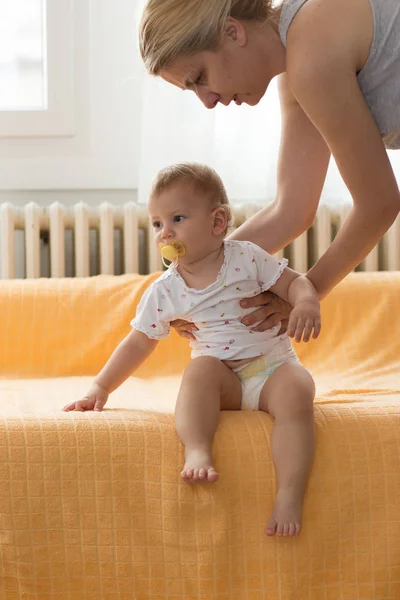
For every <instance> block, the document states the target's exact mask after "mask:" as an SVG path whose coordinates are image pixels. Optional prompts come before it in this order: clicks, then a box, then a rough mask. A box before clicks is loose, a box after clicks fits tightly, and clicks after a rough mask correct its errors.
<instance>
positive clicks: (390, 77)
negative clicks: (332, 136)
mask: <svg viewBox="0 0 400 600" xmlns="http://www.w3.org/2000/svg"><path fill="white" fill-rule="evenodd" d="M305 2H307V0H284V2H283V6H282V12H281V18H280V22H279V34H280V37H281V40H282V43H283V45H284V46H285V47H286V38H287V32H288V29H289V27H290V24H291V22H292V20H293V18H294V17H295V16H296V14H297V11H298V10H299V9H300V8H301V7H302V6H303V4H304V3H305ZM370 3H371V7H372V12H373V16H374V38H373V42H372V46H371V50H370V53H369V57H368V60H367V62H366V63H365V65H364V67H363V69H362V70H361V71H360V72H359V73H358V75H357V80H358V85H359V86H360V89H361V92H362V94H363V96H364V99H365V101H366V103H367V105H368V107H369V109H370V111H371V113H372V116H373V117H374V119H375V121H376V124H377V125H378V128H379V131H380V133H381V136H382V138H383V141H384V143H385V146H386V148H389V149H392V150H395V149H400V1H399V0H370Z"/></svg>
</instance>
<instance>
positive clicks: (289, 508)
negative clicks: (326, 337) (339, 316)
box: [64, 164, 320, 535]
mask: <svg viewBox="0 0 400 600" xmlns="http://www.w3.org/2000/svg"><path fill="white" fill-rule="evenodd" d="M148 211H149V216H150V219H151V223H152V226H153V230H154V236H155V241H156V243H157V244H158V246H159V248H160V251H161V254H162V256H163V260H165V259H168V260H169V262H170V265H169V268H168V270H167V271H165V272H164V273H163V274H162V275H161V276H160V277H159V278H158V279H157V280H156V281H154V282H153V283H152V284H151V285H150V287H149V288H148V289H147V290H146V292H145V293H144V295H143V297H142V299H141V301H140V303H139V306H138V308H137V312H136V316H135V318H134V319H133V321H132V322H131V326H132V331H131V332H130V333H129V334H128V335H127V337H126V338H125V339H124V340H122V342H121V343H120V344H119V345H118V347H117V348H116V350H115V351H114V352H113V354H112V355H111V357H110V359H109V360H108V362H107V364H106V365H105V366H104V367H103V369H102V370H101V372H100V373H99V374H98V375H97V377H96V378H95V381H94V383H93V385H92V387H91V388H90V390H89V391H88V393H87V395H86V396H84V397H83V398H82V399H80V400H78V401H76V402H72V403H71V404H69V405H67V406H65V407H64V410H65V411H71V410H76V411H85V410H102V409H103V407H104V405H105V403H106V401H107V398H108V396H109V394H110V393H111V392H112V391H113V390H115V389H116V388H117V387H118V386H120V385H121V384H122V383H123V382H124V381H125V380H126V379H127V378H128V377H129V376H130V375H131V374H132V373H133V371H135V369H137V368H138V367H139V365H140V364H141V363H142V362H143V361H144V360H145V359H146V358H147V357H148V356H149V355H150V353H151V352H152V351H153V350H154V348H155V347H156V345H157V343H158V340H161V339H163V338H165V337H167V336H168V334H169V332H170V323H171V322H172V321H174V320H175V319H185V320H187V321H190V322H193V323H195V325H196V326H197V328H198V331H196V335H195V340H193V341H191V342H190V345H191V348H192V358H193V360H192V362H191V363H190V364H189V365H188V367H187V368H186V370H185V372H184V374H183V378H182V383H181V386H180V391H179V395H178V399H177V403H176V411H175V416H176V428H177V432H178V435H179V437H180V439H181V440H182V442H183V444H184V446H185V459H186V460H185V464H184V467H183V470H182V472H181V476H182V477H183V478H184V479H185V480H186V481H189V482H205V481H207V482H214V481H216V480H217V479H218V473H217V471H216V470H215V468H214V466H213V462H212V442H213V437H214V434H215V430H216V428H217V424H218V417H219V412H220V410H240V409H243V410H263V411H265V412H268V413H269V414H271V415H272V417H273V418H274V428H273V432H272V440H271V449H272V456H273V460H274V465H275V470H276V476H277V485H278V491H277V496H276V500H275V505H274V508H273V512H272V514H271V516H270V519H269V521H268V523H267V525H266V533H267V535H274V534H276V533H277V534H278V535H297V534H298V533H299V532H300V528H301V514H302V500H303V496H304V492H305V487H306V483H307V479H308V475H309V472H310V469H311V465H312V461H313V454H314V435H315V434H314V416H313V400H314V394H315V387H314V382H313V379H312V377H311V375H310V373H309V372H308V371H307V370H306V369H305V368H304V367H303V366H302V365H301V364H300V362H299V360H298V358H297V356H296V354H295V352H294V349H293V347H292V344H291V341H290V338H289V337H288V335H289V336H291V337H295V338H296V340H297V341H300V340H301V338H302V335H303V340H304V341H308V340H309V339H310V336H311V334H312V333H313V337H314V338H316V337H317V336H318V334H319V331H320V308H319V301H318V297H317V294H316V292H315V289H314V287H313V286H312V284H311V282H310V281H309V280H308V279H307V278H306V277H304V276H302V275H300V274H299V273H296V272H295V271H293V270H291V269H289V268H288V267H287V260H286V259H281V260H279V261H278V260H276V259H275V258H274V257H273V256H271V255H269V254H267V253H266V252H265V251H264V250H262V249H261V248H260V247H258V246H256V245H255V244H252V243H251V242H242V241H235V240H229V239H225V236H226V233H227V230H228V227H229V224H230V216H231V213H230V207H229V203H228V199H227V195H226V191H225V188H224V186H223V183H222V181H221V179H220V177H219V176H218V175H217V173H216V172H215V171H214V170H212V169H210V168H209V167H206V166H203V165H197V164H179V165H174V166H171V167H168V168H166V169H164V170H162V171H161V172H160V173H159V174H158V176H157V178H156V180H155V182H154V184H153V188H152V191H151V194H150V201H149V205H148ZM265 290H271V291H272V292H274V293H275V294H277V295H278V296H280V297H281V298H283V299H284V300H286V301H288V302H290V304H291V305H292V306H293V310H292V312H291V314H290V319H289V325H288V332H287V333H284V334H281V335H280V334H279V331H280V327H281V324H280V323H278V324H277V325H276V326H275V327H273V328H272V329H269V330H267V331H262V332H257V331H254V330H252V329H249V328H248V327H246V326H245V325H244V324H243V323H242V319H243V318H244V317H245V316H246V314H248V313H249V312H250V311H251V310H252V309H243V308H241V306H240V300H241V299H242V298H244V297H250V296H254V295H257V294H259V293H260V292H261V291H265Z"/></svg>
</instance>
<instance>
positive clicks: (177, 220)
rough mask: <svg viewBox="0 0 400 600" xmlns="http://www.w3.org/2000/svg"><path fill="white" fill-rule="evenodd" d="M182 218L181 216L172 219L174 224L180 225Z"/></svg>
mask: <svg viewBox="0 0 400 600" xmlns="http://www.w3.org/2000/svg"><path fill="white" fill-rule="evenodd" d="M184 218H185V217H183V216H182V215H176V217H174V223H182V221H183V220H184Z"/></svg>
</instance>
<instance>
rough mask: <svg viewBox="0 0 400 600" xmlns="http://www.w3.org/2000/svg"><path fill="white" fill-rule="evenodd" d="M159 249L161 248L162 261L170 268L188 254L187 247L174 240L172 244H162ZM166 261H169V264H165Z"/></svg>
mask: <svg viewBox="0 0 400 600" xmlns="http://www.w3.org/2000/svg"><path fill="white" fill-rule="evenodd" d="M158 247H159V248H160V252H161V260H162V264H163V265H164V267H169V266H171V264H173V263H176V262H177V260H178V258H180V257H182V256H185V253H186V250H185V246H184V245H183V244H182V242H179V241H178V240H174V241H173V242H171V243H170V244H163V243H161V244H159V245H158ZM166 260H168V261H169V264H167V263H166V262H165V261H166Z"/></svg>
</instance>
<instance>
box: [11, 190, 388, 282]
mask: <svg viewBox="0 0 400 600" xmlns="http://www.w3.org/2000/svg"><path fill="white" fill-rule="evenodd" d="M233 208H234V215H235V221H236V226H239V225H240V224H241V223H243V221H245V220H246V219H247V218H249V217H250V216H251V215H252V214H254V213H255V212H256V211H257V210H259V209H260V208H261V207H260V206H254V205H251V206H248V205H247V206H246V205H244V206H235V205H234V206H233ZM349 210H350V207H344V208H340V209H334V208H330V207H327V206H320V208H319V210H318V213H317V216H316V219H315V221H314V224H313V225H312V227H310V229H309V230H308V231H306V232H304V233H303V234H302V235H301V236H300V237H299V238H297V239H296V240H294V241H293V242H292V243H291V244H289V246H287V247H286V248H285V249H284V251H282V252H281V253H279V255H280V256H283V255H284V256H287V257H288V258H289V261H290V266H291V267H292V268H293V269H295V270H297V271H300V272H305V271H307V270H308V269H309V268H310V267H311V266H312V265H313V264H314V263H315V262H316V260H317V259H318V258H319V257H320V256H321V255H322V254H323V253H324V252H325V251H326V249H327V248H328V246H329V245H330V243H331V241H332V240H333V239H334V237H335V235H336V233H337V231H338V230H339V229H340V227H341V224H342V223H343V220H344V219H345V217H346V215H347V214H348V212H349ZM18 230H21V231H20V232H19V233H22V234H23V237H24V240H23V241H24V243H23V251H22V252H23V255H22V259H23V262H24V267H23V269H22V270H23V273H24V275H23V276H24V277H27V278H32V277H43V276H50V277H65V276H66V273H69V274H70V275H72V276H75V277H87V276H89V275H93V274H97V273H101V274H115V273H117V274H118V273H137V272H139V265H140V267H141V268H140V272H142V273H150V272H154V271H158V270H161V269H162V266H161V262H160V257H159V253H158V252H157V250H156V248H155V246H154V242H153V239H152V232H151V231H150V230H149V223H148V218H147V213H146V207H145V206H143V205H138V204H135V203H133V202H129V203H126V204H123V205H121V206H115V205H112V204H109V203H107V202H106V203H102V204H100V205H99V206H97V207H89V206H87V205H86V204H84V203H82V202H80V203H78V204H75V205H73V206H72V207H65V206H63V205H62V204H60V203H59V202H55V203H53V204H51V205H50V206H47V207H44V206H38V205H37V204H36V203H34V202H30V203H29V204H26V205H24V206H14V205H12V204H10V203H7V202H5V203H2V204H1V205H0V234H1V235H0V258H1V277H2V278H3V279H10V278H14V277H15V276H16V266H17V265H16V263H17V260H18V256H16V254H18V252H17V253H16V247H17V246H16V234H17V232H18ZM68 231H69V233H71V231H72V239H73V243H72V244H67V243H66V237H67V236H66V232H68ZM93 232H97V234H96V236H95V240H94V241H95V244H93V239H92V240H91V237H92V235H91V234H92V233H93ZM116 232H119V237H118V238H116V236H115V233H116ZM43 239H46V240H47V242H48V244H49V246H47V244H46V243H43ZM118 240H119V242H118ZM43 247H45V248H43ZM46 248H47V250H49V261H48V262H49V266H48V272H46V273H43V260H41V258H42V257H41V252H43V251H44V250H46ZM93 252H94V253H95V254H96V256H95V259H96V261H97V263H96V264H97V265H98V266H97V268H96V269H95V271H94V272H93V268H91V265H92V264H93V260H91V259H92V258H93V257H92V254H93ZM116 253H118V255H119V257H120V268H119V269H118V270H116V268H115V255H116ZM19 254H20V255H21V251H20V252H19ZM20 258H21V257H20ZM41 265H42V268H41ZM358 269H359V270H366V271H378V270H383V271H392V270H400V218H398V219H397V220H396V222H395V223H394V224H393V226H392V227H391V228H390V230H389V231H388V232H387V233H386V234H385V236H384V237H383V239H382V240H381V241H380V242H379V244H378V245H377V246H376V247H375V248H374V250H373V251H372V252H371V253H370V254H369V256H368V257H367V258H366V259H365V260H364V262H363V263H362V264H361V265H360V266H359V267H358ZM19 271H21V268H19ZM70 275H68V276H70Z"/></svg>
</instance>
